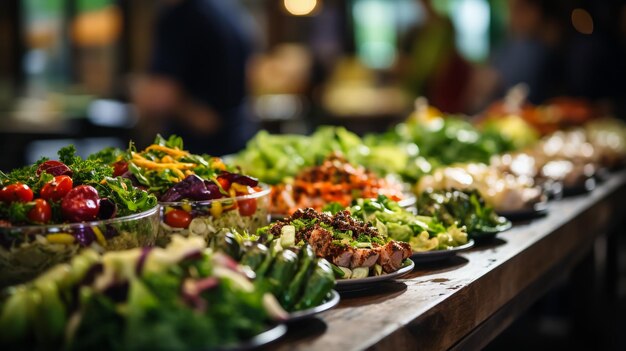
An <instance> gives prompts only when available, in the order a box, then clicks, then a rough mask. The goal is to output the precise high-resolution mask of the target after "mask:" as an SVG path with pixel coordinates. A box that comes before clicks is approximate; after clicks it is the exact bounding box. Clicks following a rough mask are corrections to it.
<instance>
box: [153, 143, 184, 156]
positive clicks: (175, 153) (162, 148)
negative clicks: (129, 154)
mask: <svg viewBox="0 0 626 351" xmlns="http://www.w3.org/2000/svg"><path fill="white" fill-rule="evenodd" d="M150 150H158V151H163V152H165V153H166V154H169V155H172V156H178V157H180V156H187V155H189V152H187V151H184V150H180V149H172V148H169V147H167V146H161V145H157V144H152V145H150V146H148V147H147V148H146V151H150Z"/></svg>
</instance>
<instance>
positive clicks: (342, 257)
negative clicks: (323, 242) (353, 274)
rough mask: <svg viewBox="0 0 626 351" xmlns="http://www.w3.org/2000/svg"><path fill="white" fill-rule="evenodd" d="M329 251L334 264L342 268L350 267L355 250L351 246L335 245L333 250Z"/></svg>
mask: <svg viewBox="0 0 626 351" xmlns="http://www.w3.org/2000/svg"><path fill="white" fill-rule="evenodd" d="M329 251H330V252H329V256H330V258H332V262H333V263H334V264H336V265H337V266H340V267H350V263H351V262H352V255H353V254H354V249H353V248H351V247H349V246H345V247H344V246H337V245H333V247H332V249H331V250H329Z"/></svg>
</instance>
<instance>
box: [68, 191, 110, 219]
mask: <svg viewBox="0 0 626 351" xmlns="http://www.w3.org/2000/svg"><path fill="white" fill-rule="evenodd" d="M99 210H100V196H99V195H98V191H97V190H96V189H95V188H94V187H92V186H90V185H79V186H77V187H75V188H74V189H72V190H70V191H69V192H68V193H67V195H65V197H64V198H63V200H62V201H61V212H62V213H63V217H64V218H65V219H67V220H69V221H71V222H82V221H90V220H94V219H96V217H97V216H98V211H99Z"/></svg>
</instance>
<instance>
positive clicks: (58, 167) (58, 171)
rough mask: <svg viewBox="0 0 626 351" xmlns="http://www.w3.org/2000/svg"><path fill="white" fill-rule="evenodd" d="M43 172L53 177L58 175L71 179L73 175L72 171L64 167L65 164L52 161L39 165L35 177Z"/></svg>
mask: <svg viewBox="0 0 626 351" xmlns="http://www.w3.org/2000/svg"><path fill="white" fill-rule="evenodd" d="M43 172H46V173H49V174H51V175H53V176H55V177H56V176H60V175H68V176H70V177H71V176H72V174H73V172H72V170H71V169H70V168H69V167H68V166H66V165H65V163H63V162H60V161H53V160H50V161H46V162H44V163H42V164H40V165H39V167H37V172H35V173H36V174H37V177H39V176H40V175H41V173H43Z"/></svg>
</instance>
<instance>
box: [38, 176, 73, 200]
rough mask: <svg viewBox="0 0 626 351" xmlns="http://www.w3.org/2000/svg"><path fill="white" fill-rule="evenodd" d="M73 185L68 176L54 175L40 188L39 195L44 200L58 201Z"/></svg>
mask: <svg viewBox="0 0 626 351" xmlns="http://www.w3.org/2000/svg"><path fill="white" fill-rule="evenodd" d="M73 185H74V182H73V181H72V178H70V177H69V176H66V175H60V176H56V177H54V179H53V180H51V181H49V182H48V183H46V184H45V185H44V186H43V188H41V192H40V196H41V198H42V199H45V200H50V201H59V200H61V199H62V198H63V197H65V195H67V193H69V192H70V190H72V186H73Z"/></svg>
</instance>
